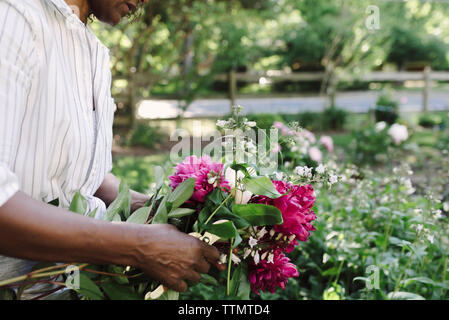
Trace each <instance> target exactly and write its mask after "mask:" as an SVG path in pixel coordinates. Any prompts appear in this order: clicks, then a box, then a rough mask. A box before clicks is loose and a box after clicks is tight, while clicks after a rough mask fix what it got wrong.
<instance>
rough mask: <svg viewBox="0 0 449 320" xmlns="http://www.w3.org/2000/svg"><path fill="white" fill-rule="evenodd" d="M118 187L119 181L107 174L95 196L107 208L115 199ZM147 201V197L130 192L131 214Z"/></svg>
mask: <svg viewBox="0 0 449 320" xmlns="http://www.w3.org/2000/svg"><path fill="white" fill-rule="evenodd" d="M119 186H120V180H119V179H117V177H116V176H114V175H113V174H112V173H109V174H108V175H106V177H105V179H104V180H103V183H102V184H101V186H100V188H98V190H97V192H96V193H95V196H96V197H98V198H100V199H101V200H103V201H104V202H105V203H106V206H109V205H110V204H111V203H112V202H113V201H114V200H115V199H116V198H117V196H118V189H119ZM149 199H150V197H149V196H147V195H144V194H142V193H139V192H136V191H133V190H131V212H134V211H136V210H137V209H139V208H141V207H143V206H144V205H145V204H146V203H147V202H148V200H149Z"/></svg>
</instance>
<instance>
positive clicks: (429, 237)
mask: <svg viewBox="0 0 449 320" xmlns="http://www.w3.org/2000/svg"><path fill="white" fill-rule="evenodd" d="M427 240H429V242H430V243H433V241H434V240H435V237H434V236H433V235H431V234H430V235H428V236H427Z"/></svg>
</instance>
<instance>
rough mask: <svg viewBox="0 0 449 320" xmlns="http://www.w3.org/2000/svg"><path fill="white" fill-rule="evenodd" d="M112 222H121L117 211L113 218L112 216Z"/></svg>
mask: <svg viewBox="0 0 449 320" xmlns="http://www.w3.org/2000/svg"><path fill="white" fill-rule="evenodd" d="M112 221H113V222H121V221H122V217H120V215H119V214H118V213H117V214H116V215H115V216H114V217H113V218H112Z"/></svg>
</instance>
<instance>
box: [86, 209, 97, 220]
mask: <svg viewBox="0 0 449 320" xmlns="http://www.w3.org/2000/svg"><path fill="white" fill-rule="evenodd" d="M97 211H98V208H95V210H94V211H92V212H90V213H89V214H88V215H87V216H88V217H89V218H95V215H96V214H97Z"/></svg>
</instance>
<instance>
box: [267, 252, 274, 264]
mask: <svg viewBox="0 0 449 320" xmlns="http://www.w3.org/2000/svg"><path fill="white" fill-rule="evenodd" d="M273 258H274V254H272V253H270V254H269V255H268V259H267V262H268V263H274V261H273Z"/></svg>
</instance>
